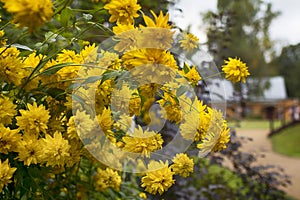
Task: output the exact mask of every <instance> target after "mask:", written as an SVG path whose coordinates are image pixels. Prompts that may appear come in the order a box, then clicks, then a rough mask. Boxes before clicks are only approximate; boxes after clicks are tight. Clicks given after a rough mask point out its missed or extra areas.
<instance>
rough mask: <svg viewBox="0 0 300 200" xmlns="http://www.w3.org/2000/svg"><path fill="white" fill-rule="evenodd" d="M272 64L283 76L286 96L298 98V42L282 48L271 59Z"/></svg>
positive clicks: (299, 46) (299, 69) (299, 62)
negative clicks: (278, 53)
mask: <svg viewBox="0 0 300 200" xmlns="http://www.w3.org/2000/svg"><path fill="white" fill-rule="evenodd" d="M272 65H273V66H274V67H276V68H277V69H278V74H280V75H281V76H283V77H284V78H285V83H286V86H287V92H288V96H289V97H297V98H300V90H299V88H300V81H299V74H300V44H297V45H290V46H287V47H285V48H283V49H282V52H281V54H280V55H279V56H278V57H277V58H275V59H274V60H273V61H272Z"/></svg>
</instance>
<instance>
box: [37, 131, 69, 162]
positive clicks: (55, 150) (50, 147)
mask: <svg viewBox="0 0 300 200" xmlns="http://www.w3.org/2000/svg"><path fill="white" fill-rule="evenodd" d="M42 147H43V154H42V155H41V160H42V161H43V162H45V163H46V166H52V167H55V166H58V167H63V166H64V165H65V163H66V162H67V161H68V158H69V157H70V152H69V151H70V148H71V146H70V144H69V142H68V140H65V139H64V138H63V137H62V134H61V133H59V132H55V133H54V135H53V137H51V136H50V135H48V134H46V138H43V139H42Z"/></svg>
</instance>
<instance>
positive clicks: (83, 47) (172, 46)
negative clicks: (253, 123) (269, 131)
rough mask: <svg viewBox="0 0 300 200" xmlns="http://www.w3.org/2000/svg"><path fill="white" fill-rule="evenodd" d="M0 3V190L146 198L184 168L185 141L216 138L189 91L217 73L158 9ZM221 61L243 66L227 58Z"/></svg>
mask: <svg viewBox="0 0 300 200" xmlns="http://www.w3.org/2000/svg"><path fill="white" fill-rule="evenodd" d="M1 2H2V4H1V6H2V7H3V8H4V9H5V11H3V12H8V13H7V15H5V18H4V19H3V21H2V22H1V23H2V24H1V27H2V28H1V34H0V36H1V47H0V75H1V76H0V84H1V95H0V101H1V105H0V106H1V108H2V109H0V119H1V124H0V156H1V157H0V196H1V198H4V199H107V198H111V199H117V198H120V199H122V198H123V199H124V198H126V199H146V198H147V194H148V195H162V194H163V193H164V192H166V191H168V190H169V188H170V187H172V185H173V184H174V183H175V182H176V180H175V175H178V176H182V177H188V176H189V175H190V174H192V173H194V161H193V158H192V157H190V155H188V154H187V153H185V150H187V149H188V148H192V149H198V150H197V151H198V155H199V156H200V157H203V156H205V155H207V154H208V153H209V152H211V151H213V152H217V151H221V150H223V149H225V148H226V145H227V143H228V142H229V139H230V135H229V128H228V127H227V123H226V121H225V119H224V117H223V114H222V112H221V111H220V110H218V109H216V108H214V106H213V104H212V103H208V104H206V103H204V102H203V101H201V96H200V97H199V94H196V93H195V88H197V86H198V84H199V82H200V81H204V82H205V81H206V80H207V79H208V78H209V77H210V76H215V77H219V76H220V73H218V71H216V68H214V66H210V67H207V66H206V67H204V65H203V62H200V60H201V57H200V56H201V54H199V51H200V50H199V46H198V39H197V37H196V36H194V35H192V34H191V33H181V32H180V29H178V28H176V27H175V26H174V25H173V24H171V23H169V14H167V13H163V12H162V11H160V12H159V13H155V12H154V11H151V14H149V15H147V14H145V12H143V11H142V6H141V5H139V4H138V2H137V1H136V0H126V1H121V0H111V1H109V2H106V1H103V2H97V3H95V4H93V6H92V9H85V8H83V9H79V8H74V7H75V5H76V3H77V4H80V3H81V2H80V1H74V2H73V1H62V0H56V1H50V0H38V1H27V0H26V1H20V0H11V1H4V0H2V1H1ZM82 5H83V7H84V5H85V4H82ZM8 33H9V34H8ZM16 33H17V34H18V36H16ZM99 34H100V35H99ZM93 37H97V39H93ZM97 40H98V42H100V44H99V45H97V44H96V42H97ZM19 42H22V44H19ZM223 69H224V70H223V71H224V73H225V74H226V78H228V79H229V80H232V81H233V82H238V81H245V78H246V77H247V76H248V75H249V72H248V70H247V67H246V65H245V64H244V63H242V62H241V61H240V60H239V59H232V58H229V61H226V65H224V66H223ZM169 126H172V127H173V129H172V131H170V130H169V129H168V127H169ZM128 172H130V173H128ZM146 193H147V194H146Z"/></svg>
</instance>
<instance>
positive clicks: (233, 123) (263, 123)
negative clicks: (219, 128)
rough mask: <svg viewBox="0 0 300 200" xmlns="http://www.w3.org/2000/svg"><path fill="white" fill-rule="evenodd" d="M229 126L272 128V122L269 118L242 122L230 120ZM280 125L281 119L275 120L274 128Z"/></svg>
mask: <svg viewBox="0 0 300 200" xmlns="http://www.w3.org/2000/svg"><path fill="white" fill-rule="evenodd" d="M229 126H230V127H233V128H236V129H248V130H249V129H250V130H252V129H266V130H268V129H270V122H269V121H268V120H243V121H240V122H238V123H237V122H236V121H229ZM279 127H280V121H278V120H276V121H274V128H279Z"/></svg>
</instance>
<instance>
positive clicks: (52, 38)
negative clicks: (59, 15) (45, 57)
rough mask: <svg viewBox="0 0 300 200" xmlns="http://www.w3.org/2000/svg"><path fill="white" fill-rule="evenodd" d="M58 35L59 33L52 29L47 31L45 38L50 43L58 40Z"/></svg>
mask: <svg viewBox="0 0 300 200" xmlns="http://www.w3.org/2000/svg"><path fill="white" fill-rule="evenodd" d="M56 37H57V34H55V33H53V32H52V31H49V32H47V33H45V39H46V41H47V43H49V44H50V43H54V42H56Z"/></svg>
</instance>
